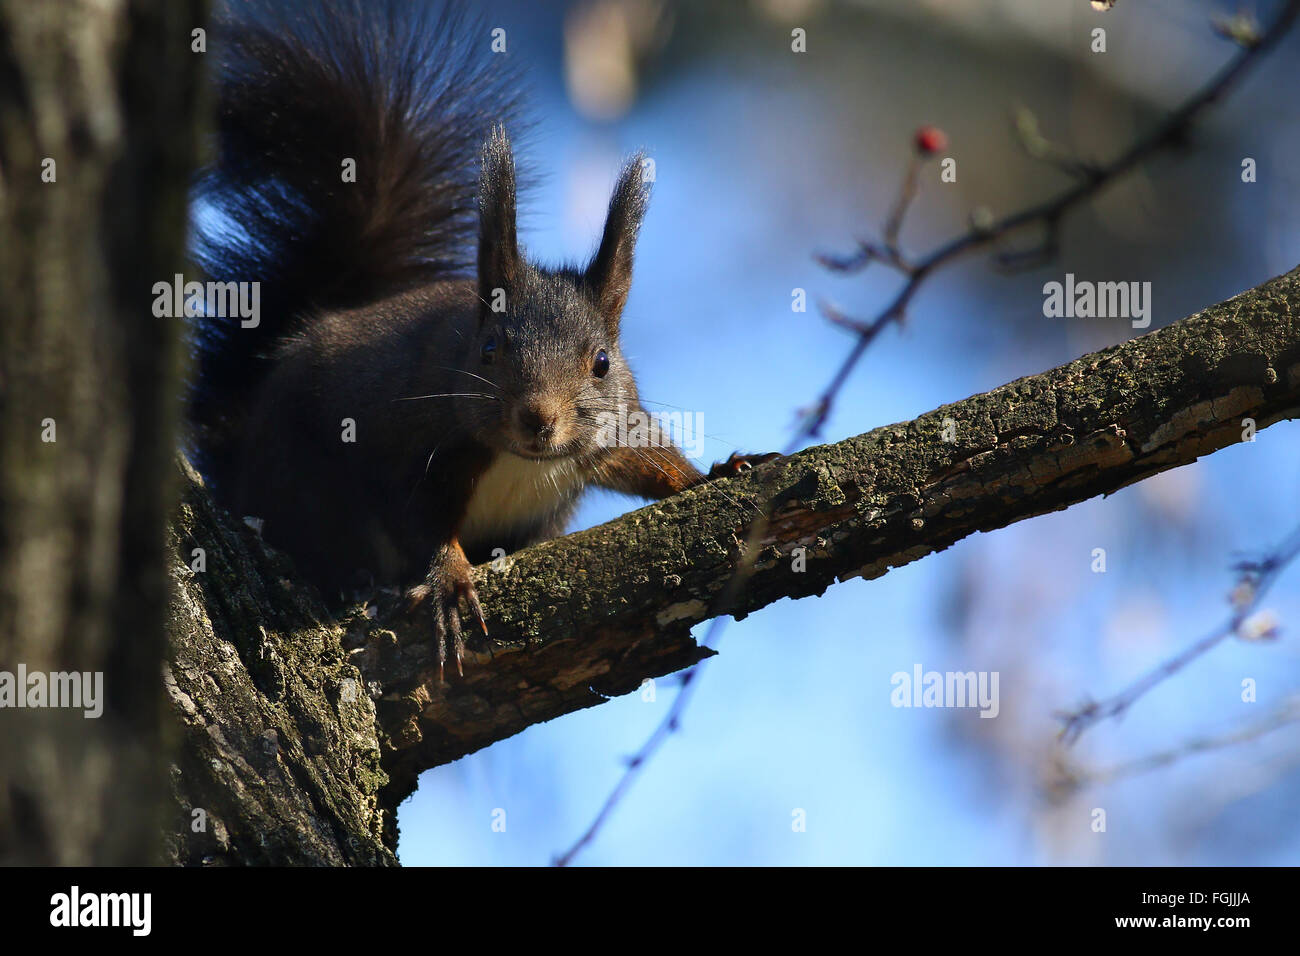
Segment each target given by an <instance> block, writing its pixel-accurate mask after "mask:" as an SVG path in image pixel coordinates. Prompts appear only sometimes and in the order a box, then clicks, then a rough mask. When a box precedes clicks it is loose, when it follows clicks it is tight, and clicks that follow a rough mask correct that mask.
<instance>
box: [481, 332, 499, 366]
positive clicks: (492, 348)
mask: <svg viewBox="0 0 1300 956" xmlns="http://www.w3.org/2000/svg"><path fill="white" fill-rule="evenodd" d="M496 354H497V339H496V336H495V335H489V336H488V337H487V340H486V341H485V342H484V343H483V364H484V365H491V364H492V360H493V359H494V358H496Z"/></svg>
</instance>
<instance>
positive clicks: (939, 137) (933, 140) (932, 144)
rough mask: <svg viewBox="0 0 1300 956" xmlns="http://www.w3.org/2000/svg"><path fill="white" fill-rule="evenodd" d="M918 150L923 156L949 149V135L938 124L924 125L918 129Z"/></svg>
mask: <svg viewBox="0 0 1300 956" xmlns="http://www.w3.org/2000/svg"><path fill="white" fill-rule="evenodd" d="M915 142H916V151H917V152H918V153H920V154H921V155H922V156H933V155H934V154H935V153H937V152H940V151H941V150H944V149H947V147H948V137H947V136H945V135H944V133H943V130H941V129H939V127H937V126H922V127H921V128H920V129H918V130H917V131H916V140H915Z"/></svg>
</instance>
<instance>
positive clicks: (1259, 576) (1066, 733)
mask: <svg viewBox="0 0 1300 956" xmlns="http://www.w3.org/2000/svg"><path fill="white" fill-rule="evenodd" d="M1298 554H1300V528H1297V529H1296V530H1295V531H1294V532H1292V534H1291V536H1290V537H1289V538H1288V539H1287V540H1286V541H1285V542H1283V543H1282V544H1281V545H1279V546H1278V547H1277V548H1276V549H1275V550H1274V551H1273V552H1271V553H1270V554H1268V555H1266V556H1265V557H1264V558H1263V559H1261V560H1259V561H1251V562H1242V563H1240V564H1238V565H1237V568H1236V569H1237V570H1238V571H1239V572H1241V575H1242V577H1241V579H1240V580H1239V581H1238V582H1237V586H1236V587H1235V588H1234V589H1233V591H1232V614H1231V615H1230V616H1229V617H1228V619H1227V620H1226V621H1224V622H1223V624H1221V625H1220V626H1219V627H1218V628H1217V629H1215V630H1214V631H1212V632H1211V633H1209V634H1207V635H1206V636H1205V637H1203V638H1201V639H1200V640H1199V641H1197V642H1196V643H1194V644H1192V645H1190V646H1189V647H1187V648H1185V649H1184V650H1182V651H1181V652H1179V653H1178V654H1176V655H1174V656H1173V657H1171V658H1170V659H1169V660H1167V661H1165V662H1164V663H1163V664H1161V665H1160V666H1159V667H1157V668H1155V669H1154V670H1152V671H1151V672H1150V673H1148V674H1145V675H1143V676H1142V677H1141V678H1139V679H1138V680H1136V681H1134V682H1133V683H1132V684H1130V685H1129V686H1128V687H1126V688H1124V690H1122V691H1120V692H1119V693H1118V694H1115V695H1114V696H1113V697H1109V698H1107V699H1106V700H1104V701H1089V702H1087V703H1085V704H1084V705H1083V706H1081V707H1079V708H1077V709H1076V710H1074V711H1071V712H1069V713H1064V714H1057V717H1058V718H1059V719H1060V720H1061V721H1062V723H1063V726H1062V728H1061V739H1062V740H1063V741H1064V742H1065V743H1067V744H1072V743H1074V742H1075V741H1076V740H1078V739H1079V736H1080V735H1081V734H1082V733H1083V732H1084V731H1085V730H1087V729H1088V728H1089V727H1092V726H1093V725H1094V724H1098V723H1100V722H1101V721H1103V720H1108V719H1109V718H1112V717H1119V716H1121V715H1123V714H1124V713H1125V712H1126V711H1127V710H1128V709H1129V708H1130V707H1132V706H1133V704H1134V703H1135V702H1136V701H1137V700H1138V699H1139V698H1140V697H1142V695H1144V694H1145V693H1147V691H1149V690H1151V688H1153V687H1155V686H1156V685H1157V684H1159V683H1161V682H1162V681H1165V680H1167V679H1169V678H1170V677H1172V676H1173V675H1174V674H1177V673H1178V672H1179V671H1181V670H1182V669H1183V668H1184V667H1186V666H1187V665H1188V664H1190V663H1191V662H1192V661H1194V660H1196V659H1197V658H1198V657H1200V656H1202V655H1203V654H1205V653H1206V652H1208V651H1210V650H1211V649H1213V648H1215V647H1217V646H1218V645H1219V644H1220V643H1221V642H1222V641H1223V640H1224V639H1225V638H1228V637H1231V636H1232V635H1234V634H1237V635H1243V634H1245V631H1244V628H1243V625H1245V624H1246V623H1247V622H1248V621H1249V620H1250V618H1251V616H1252V615H1253V614H1255V613H1256V612H1257V611H1258V610H1259V603H1260V601H1261V600H1262V599H1263V597H1264V595H1265V594H1266V593H1267V592H1268V589H1269V588H1271V587H1272V586H1273V584H1274V582H1276V581H1277V578H1278V575H1280V574H1281V573H1282V570H1283V569H1284V568H1285V567H1286V566H1287V565H1288V564H1290V563H1291V561H1293V560H1295V558H1296V555H1298ZM1245 636H1247V637H1250V636H1251V635H1249V634H1245Z"/></svg>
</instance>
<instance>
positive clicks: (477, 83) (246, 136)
mask: <svg viewBox="0 0 1300 956" xmlns="http://www.w3.org/2000/svg"><path fill="white" fill-rule="evenodd" d="M490 41H491V37H490V36H489V34H488V32H487V30H486V28H485V27H483V26H481V25H479V24H477V23H476V22H475V21H474V18H473V17H472V16H470V15H467V14H466V12H465V8H464V5H463V4H462V3H460V2H457V0H444V2H442V3H439V4H437V5H431V4H429V3H426V2H422V0H323V2H314V3H311V4H297V3H292V2H288V3H286V2H274V0H244V2H229V3H227V4H225V5H224V6H223V8H222V9H221V11H220V14H219V17H218V20H217V23H216V27H215V30H214V34H213V41H212V44H211V50H212V53H213V54H214V55H215V58H216V62H217V67H216V75H215V77H214V84H215V89H216V98H217V113H216V133H217V137H216V144H215V155H214V158H213V162H212V165H210V166H209V167H208V168H206V169H205V170H203V171H202V172H201V173H200V175H199V177H198V180H197V183H196V187H195V191H194V203H193V207H192V208H193V221H192V230H191V232H192V236H193V239H192V246H191V255H192V257H193V259H194V261H195V264H196V265H198V266H199V267H200V268H201V269H202V270H203V272H204V273H205V278H206V279H207V280H208V281H214V282H258V283H260V290H259V292H260V315H259V322H258V324H257V326H256V327H255V328H241V327H240V322H239V319H238V318H230V319H222V318H218V317H213V316H205V317H203V318H202V319H200V320H199V322H198V328H197V329H196V334H195V340H196V351H197V360H198V367H197V375H196V381H195V383H194V384H195V388H194V392H193V397H192V408H191V417H192V419H193V420H194V423H195V424H196V425H197V426H198V427H199V429H200V430H201V431H203V430H207V431H209V432H212V431H214V430H215V431H220V430H222V428H221V426H222V424H223V421H224V423H225V425H226V426H227V427H226V429H225V430H229V429H230V427H237V425H236V424H235V423H234V422H231V421H229V419H230V418H231V417H232V416H234V417H237V416H236V415H235V413H236V411H237V406H238V405H239V404H240V398H241V397H244V396H246V395H247V393H248V391H249V390H250V389H251V388H252V387H254V386H255V384H256V382H257V380H258V378H259V376H260V374H261V373H262V372H263V370H264V365H265V363H264V362H262V361H261V360H260V359H261V358H262V357H264V356H267V355H269V354H270V353H271V352H272V351H273V350H274V347H275V343H276V342H277V341H278V340H280V339H282V338H284V337H285V336H286V335H290V334H292V333H293V332H294V331H295V329H296V328H299V327H300V326H301V323H302V322H303V321H305V320H306V317H307V316H309V315H311V314H312V313H313V312H317V311H321V310H329V309H337V308H346V307H350V306H356V305H362V304H366V303H370V302H374V301H376V300H377V299H379V298H382V297H385V296H388V295H392V294H394V293H396V292H400V291H402V290H404V289H407V288H410V287H412V286H415V285H419V284H422V283H426V282H430V281H434V280H437V279H441V278H448V277H452V276H459V275H468V274H472V273H471V269H472V266H473V262H474V257H475V238H476V230H477V218H476V205H475V193H476V187H477V176H478V171H477V165H478V156H479V151H480V149H481V147H482V144H483V142H484V140H485V139H486V137H487V135H488V133H489V131H490V130H491V128H492V126H493V125H494V124H497V123H501V122H505V123H507V124H509V125H512V126H513V125H515V117H516V114H517V106H516V90H517V89H518V83H517V80H516V78H515V77H514V76H513V75H512V74H511V73H510V72H509V70H508V68H507V67H506V66H505V65H504V61H505V57H502V56H497V55H494V54H493V53H492V52H491V51H490V47H489V44H490ZM207 437H208V438H213V437H214V436H212V435H208V436H207ZM203 442H204V438H203V437H200V443H201V444H202V443H203Z"/></svg>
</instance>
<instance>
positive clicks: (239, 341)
mask: <svg viewBox="0 0 1300 956" xmlns="http://www.w3.org/2000/svg"><path fill="white" fill-rule="evenodd" d="M487 36H488V34H487V32H486V30H482V31H481V32H476V28H475V27H474V26H473V25H472V23H471V22H470V21H469V20H468V19H467V18H466V17H465V16H464V14H463V12H462V11H461V10H460V8H459V7H458V6H455V5H448V6H443V7H442V8H441V9H440V10H439V11H437V12H434V11H432V10H430V8H429V7H428V6H426V5H423V4H418V3H417V4H411V3H409V2H400V0H399V2H392V0H388V2H385V0H380V2H377V3H376V2H373V0H368V2H365V3H361V2H356V0H339V2H330V3H326V4H316V5H314V6H313V7H312V8H311V10H310V12H309V13H307V12H303V11H300V10H298V11H296V10H293V9H291V8H289V7H286V6H284V5H279V4H275V3H269V2H253V3H242V4H237V5H231V6H229V7H228V8H226V10H225V11H224V12H223V16H222V18H221V19H220V20H219V26H218V31H217V34H216V40H215V42H214V49H215V51H216V52H217V54H218V62H219V68H218V74H217V77H216V86H217V94H218V113H217V116H218V136H217V152H216V159H215V161H214V163H213V164H212V165H211V166H210V167H209V168H208V169H207V170H206V171H205V172H204V173H203V175H202V176H201V178H200V180H199V183H198V185H197V188H196V204H195V209H196V213H195V218H194V222H195V226H194V233H195V239H194V256H195V260H196V262H197V263H198V264H199V265H200V266H201V267H202V268H203V270H204V271H205V273H206V275H207V278H208V279H210V280H216V281H255V282H258V283H260V290H261V316H260V320H259V322H258V324H257V326H256V327H254V328H242V327H240V326H239V323H237V322H233V323H231V322H228V323H219V322H217V321H216V320H214V319H211V318H207V319H204V320H203V323H202V326H201V327H200V328H199V329H198V330H197V345H196V351H197V355H198V375H197V381H196V386H195V389H194V393H193V395H194V397H193V400H192V403H191V420H192V422H193V425H194V436H195V442H194V443H195V449H194V451H195V453H196V457H197V459H198V461H199V463H200V467H201V469H202V470H203V471H204V473H205V475H207V477H208V480H209V482H210V483H211V484H212V486H213V490H214V493H215V494H216V495H217V496H218V498H219V500H222V501H223V502H224V503H226V504H227V505H228V506H229V507H230V508H231V509H232V510H233V511H234V512H235V513H236V514H239V515H252V516H257V517H259V518H261V519H262V520H263V522H264V525H263V534H264V536H265V538H266V540H267V541H268V542H270V543H271V544H274V545H276V546H277V547H280V548H282V549H284V550H285V551H287V552H288V553H289V554H290V555H291V556H292V557H293V559H294V560H295V563H296V565H297V567H298V568H299V570H300V571H301V572H302V573H303V574H304V576H305V577H307V578H308V579H309V580H311V581H312V582H314V583H316V584H317V585H319V586H320V587H321V588H322V589H323V590H325V591H326V592H327V593H337V592H338V591H339V590H341V589H344V588H347V587H348V586H350V585H355V584H358V583H362V582H363V581H365V580H367V579H368V580H369V581H370V582H372V583H380V584H396V585H400V586H403V587H408V586H409V587H410V590H409V591H408V592H407V593H408V595H409V596H410V598H411V601H412V603H418V602H422V601H429V602H430V603H431V605H432V618H433V628H434V632H435V637H436V642H437V645H438V660H439V664H440V667H441V665H442V662H443V661H445V659H446V654H447V644H448V642H450V644H451V646H452V649H453V651H454V654H455V657H456V662H457V666H458V668H459V666H460V661H461V656H462V654H463V651H464V636H463V633H462V623H461V614H460V610H459V602H460V601H462V600H463V601H464V602H465V606H466V608H467V609H468V612H469V615H470V616H471V617H472V619H473V620H474V621H475V622H477V624H478V625H479V626H480V627H483V628H484V630H486V626H485V625H484V624H483V614H482V610H481V608H480V605H479V601H478V597H477V594H476V593H475V589H474V584H473V580H472V578H471V573H470V569H471V563H472V562H477V561H480V560H484V559H486V558H488V557H490V556H492V555H493V554H501V553H508V552H510V551H513V550H515V549H518V548H521V547H523V546H525V545H528V544H532V543H534V542H537V541H541V540H544V539H546V538H549V537H553V536H556V535H558V534H561V533H562V532H563V531H564V528H565V525H566V523H567V522H568V520H569V519H570V517H571V516H572V514H573V512H574V509H575V508H576V505H577V501H578V498H579V495H580V494H581V493H582V491H583V489H584V488H585V487H588V486H591V485H596V486H599V487H603V488H610V489H614V490H616V491H621V492H626V493H629V494H633V495H639V496H641V497H645V498H663V497H666V496H668V495H672V494H675V493H676V492H679V491H681V490H683V489H685V488H689V487H691V486H692V485H695V484H698V483H700V482H702V481H706V480H709V479H710V478H715V477H719V476H722V475H729V474H734V473H736V472H737V471H740V470H743V469H745V468H747V467H748V466H749V465H750V464H751V463H752V462H756V461H760V460H766V458H767V457H771V456H753V457H751V456H743V455H732V456H731V457H730V458H729V459H728V460H727V461H726V462H724V463H721V464H719V465H716V466H714V468H713V470H712V471H711V472H710V473H709V475H707V476H706V475H703V474H701V473H700V472H699V470H697V469H696V468H695V467H694V466H693V465H692V464H691V463H690V461H689V460H687V458H686V457H685V456H684V455H683V454H682V453H681V451H679V450H678V449H677V448H676V447H674V446H673V445H672V444H671V443H669V442H667V441H659V442H655V443H654V444H652V445H650V446H648V447H628V446H626V445H618V444H617V443H611V442H610V441H609V440H608V437H609V429H608V428H607V427H602V426H606V425H607V424H608V422H609V420H610V419H609V417H608V416H610V415H618V414H619V413H620V411H624V412H626V411H638V410H641V403H640V400H639V399H638V397H637V390H636V382H635V380H634V379H633V376H632V371H631V369H630V368H629V367H628V365H627V362H626V360H625V359H624V357H623V354H622V352H621V350H620V348H619V322H620V319H621V316H622V312H623V306H624V303H625V302H626V300H627V296H628V288H629V284H630V282H631V277H632V258H633V247H634V245H635V242H636V237H637V232H638V230H639V228H640V226H641V221H642V218H643V217H644V215H645V211H646V201H647V184H646V182H645V181H644V178H643V173H642V169H643V164H642V161H641V159H640V157H636V158H634V159H633V160H632V161H630V162H628V163H627V164H626V165H625V166H624V167H623V170H622V172H621V174H620V176H619V178H618V182H617V185H616V186H615V188H614V193H613V197H612V198H611V200H610V204H609V212H608V217H607V219H606V222H605V226H604V230H603V235H602V237H601V240H600V246H599V248H598V249H597V251H596V253H595V255H594V256H593V257H592V259H591V260H590V262H589V263H587V264H586V266H585V267H583V268H576V267H572V266H564V267H560V268H545V267H542V266H539V265H536V264H534V263H532V262H529V261H528V260H527V259H526V258H524V256H523V255H522V254H521V252H520V249H519V245H518V242H517V239H516V192H517V189H516V169H515V163H514V158H513V155H512V150H511V146H510V142H509V140H508V139H507V136H506V133H505V131H504V127H503V125H501V124H502V122H503V121H511V120H513V119H517V117H516V116H515V113H516V107H515V106H514V99H513V96H512V94H511V92H510V91H511V89H512V87H513V84H514V83H515V80H514V77H512V76H510V75H509V74H508V73H507V72H506V71H505V70H504V68H503V67H501V66H499V65H498V63H499V62H502V61H501V58H499V57H495V56H494V55H493V54H491V53H490V52H489V51H488V47H487V43H486V39H485V38H486V37H487ZM479 41H482V42H479ZM349 162H351V163H353V164H354V166H353V168H354V169H355V177H354V180H355V181H348V179H347V178H346V176H345V175H344V171H346V169H347V168H348V164H349ZM475 212H477V216H475ZM475 250H476V252H477V256H476V264H475V263H474V262H473V259H474V252H475ZM475 265H476V268H475ZM496 549H502V550H501V551H497V550H496Z"/></svg>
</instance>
